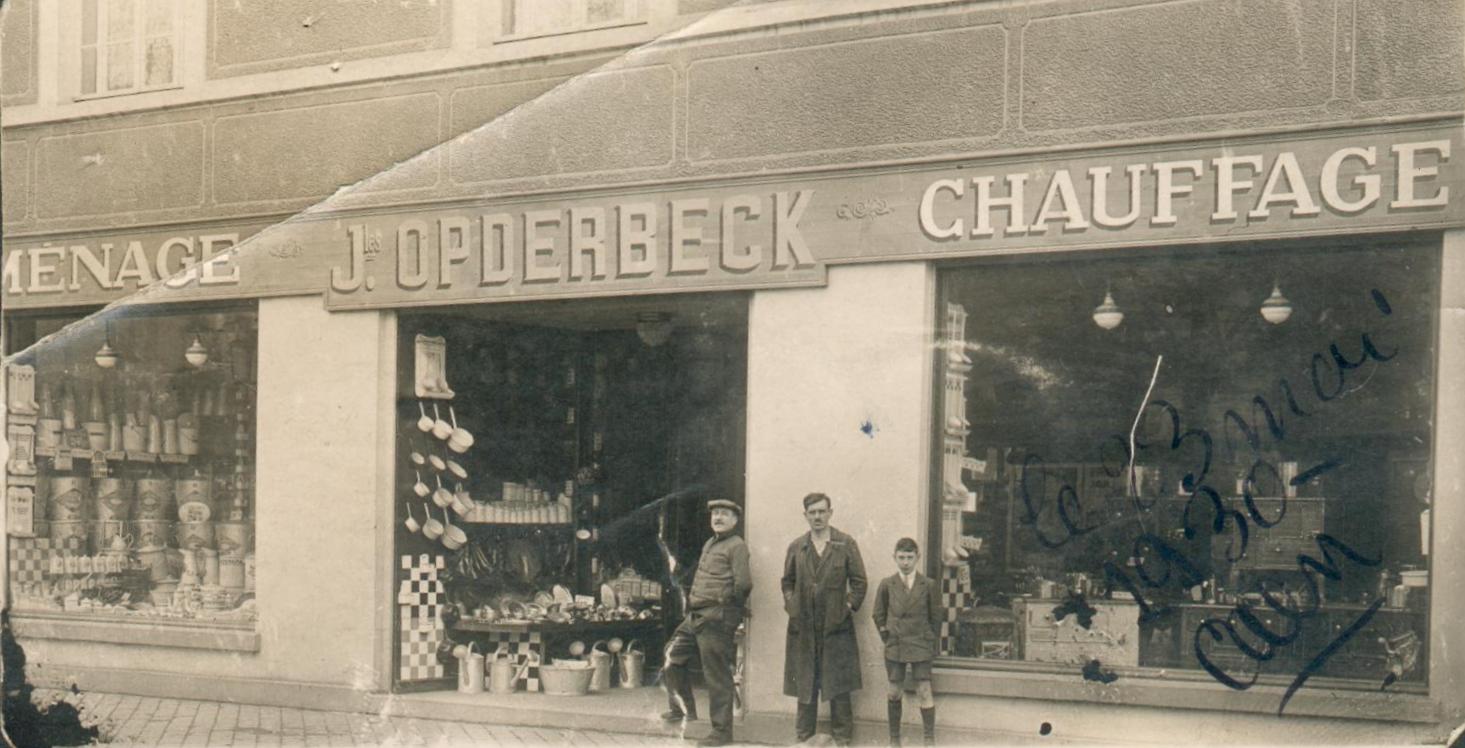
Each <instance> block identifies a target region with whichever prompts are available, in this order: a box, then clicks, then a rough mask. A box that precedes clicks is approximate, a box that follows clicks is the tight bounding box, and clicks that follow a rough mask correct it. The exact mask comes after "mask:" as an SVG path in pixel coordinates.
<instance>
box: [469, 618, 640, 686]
mask: <svg viewBox="0 0 1465 748" xmlns="http://www.w3.org/2000/svg"><path fill="white" fill-rule="evenodd" d="M662 625H663V624H662V620H661V619H660V618H651V619H645V620H641V619H636V620H625V621H578V622H574V623H554V622H551V621H543V622H538V623H533V622H503V621H493V622H489V621H476V620H473V619H463V620H460V621H458V622H457V623H456V624H455V625H454V626H453V629H454V630H456V631H462V632H466V633H471V634H473V635H474V636H473V638H474V639H476V640H478V641H479V642H480V645H479V646H480V647H481V648H482V649H483V651H484V652H485V653H488V654H490V655H491V654H492V653H493V652H494V651H495V650H497V649H498V648H499V647H500V646H504V647H506V648H507V650H508V652H509V654H510V656H512V657H513V658H514V661H515V662H516V663H521V664H522V663H523V662H524V660H525V659H526V658H529V657H530V656H531V655H532V656H533V661H534V662H536V663H542V662H544V661H545V659H546V656H548V658H549V659H551V660H554V659H566V658H569V657H570V644H571V643H573V642H577V641H579V642H584V643H585V650H586V652H589V650H590V648H591V647H593V646H594V645H595V643H596V642H601V641H603V642H609V641H610V640H611V639H620V640H621V641H622V642H624V643H625V645H626V647H627V648H629V647H630V645H631V644H632V643H633V642H634V643H635V645H636V649H638V650H640V651H642V652H644V653H645V654H646V665H645V667H644V668H643V669H642V674H643V677H644V678H651V677H653V676H654V674H655V672H656V671H657V670H659V669H660V668H661V650H662V646H663V645H664V644H665V640H666V633H665V631H664V629H663V628H662ZM623 651H624V650H623ZM615 677H616V681H618V680H619V677H620V675H619V673H617V674H616V676H615ZM519 685H520V686H521V687H522V688H524V689H525V690H528V691H538V690H539V672H538V667H537V666H536V665H530V667H529V669H528V670H527V671H526V672H525V673H524V675H522V676H521V677H520V679H519ZM636 685H638V686H639V685H642V684H640V683H638V684H636Z"/></svg>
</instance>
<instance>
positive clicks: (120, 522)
mask: <svg viewBox="0 0 1465 748" xmlns="http://www.w3.org/2000/svg"><path fill="white" fill-rule="evenodd" d="M133 500H134V494H133V485H132V481H130V480H127V479H125V478H98V479H97V480H96V481H94V482H93V500H92V512H91V531H90V532H89V533H88V534H89V535H90V537H91V547H92V552H93V553H105V552H106V551H108V550H127V549H130V548H131V547H132V544H133V542H134V541H135V540H136V536H135V535H134V534H133V533H132V532H131V530H132V528H131V527H130V526H129V524H128V520H129V519H131V515H132V504H133Z"/></svg>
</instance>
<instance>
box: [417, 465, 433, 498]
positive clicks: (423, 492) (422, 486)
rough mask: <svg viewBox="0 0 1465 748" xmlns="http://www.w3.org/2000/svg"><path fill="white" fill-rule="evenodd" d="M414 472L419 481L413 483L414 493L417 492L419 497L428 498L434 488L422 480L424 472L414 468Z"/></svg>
mask: <svg viewBox="0 0 1465 748" xmlns="http://www.w3.org/2000/svg"><path fill="white" fill-rule="evenodd" d="M412 473H413V474H414V475H416V476H417V482H416V483H414V484H412V493H415V494H417V497H418V498H421V499H425V498H427V495H428V494H430V493H432V489H430V488H428V487H427V484H426V483H423V482H422V473H420V472H418V471H416V470H413V471H412Z"/></svg>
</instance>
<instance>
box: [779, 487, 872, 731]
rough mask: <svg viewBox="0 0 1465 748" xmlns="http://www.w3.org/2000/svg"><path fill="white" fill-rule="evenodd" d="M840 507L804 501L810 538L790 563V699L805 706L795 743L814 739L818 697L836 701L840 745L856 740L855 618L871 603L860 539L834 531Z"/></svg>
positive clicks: (816, 499) (786, 676)
mask: <svg viewBox="0 0 1465 748" xmlns="http://www.w3.org/2000/svg"><path fill="white" fill-rule="evenodd" d="M833 513H834V508H833V502H832V501H831V500H830V498H829V497H828V496H825V495H824V494H822V493H811V494H809V495H808V496H805V497H804V519H805V520H806V521H807V522H808V523H809V532H807V533H805V534H804V535H801V536H799V537H798V538H796V539H795V540H794V542H792V543H790V544H789V547H788V555H787V556H786V557H785V558H784V563H783V580H782V587H783V605H784V610H786V611H787V612H788V616H789V618H788V639H787V642H786V648H785V650H784V660H783V692H784V694H785V695H788V696H793V697H796V698H797V699H798V700H799V707H798V717H797V720H796V725H795V728H796V730H795V737H796V739H797V740H798V741H799V742H803V741H806V740H808V739H809V738H811V737H813V736H814V728H815V724H816V723H817V720H818V710H819V697H820V696H821V695H822V696H823V697H824V699H825V700H827V701H829V717H830V722H831V725H832V727H833V732H834V742H835V743H837V744H839V745H849V744H850V741H851V740H852V739H853V737H854V709H853V707H852V705H851V704H850V693H851V692H853V691H857V690H859V689H860V685H861V683H860V651H859V646H858V644H857V643H856V642H855V622H854V612H855V611H857V610H859V609H860V604H861V603H863V602H864V601H865V590H866V587H867V585H868V582H867V580H866V578H865V562H864V560H863V559H861V558H860V548H859V546H858V545H856V544H855V541H854V538H851V537H850V536H848V535H846V534H844V533H842V532H840V531H839V530H836V529H834V528H833V527H830V526H829V518H830V516H831V515H832V514H833Z"/></svg>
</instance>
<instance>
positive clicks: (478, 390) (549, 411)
mask: <svg viewBox="0 0 1465 748" xmlns="http://www.w3.org/2000/svg"><path fill="white" fill-rule="evenodd" d="M399 336H400V346H399V353H398V360H399V361H400V362H401V365H400V370H399V374H398V380H399V382H400V387H399V393H398V394H399V400H398V438H397V453H398V457H399V459H398V461H397V465H398V467H397V476H398V479H397V481H396V485H397V491H396V496H397V501H396V516H397V530H396V532H397V538H396V547H397V551H398V554H397V555H398V556H399V557H400V559H401V561H402V563H401V564H400V565H399V566H400V569H399V577H398V587H399V589H402V590H406V591H407V597H405V598H403V599H405V600H407V601H408V604H406V605H402V606H400V611H401V612H400V616H399V629H400V631H401V632H402V633H401V635H400V636H399V637H398V651H397V655H398V661H399V663H400V667H399V669H398V672H397V685H398V687H412V686H414V685H416V686H420V687H424V688H434V687H443V686H444V681H443V679H445V678H449V677H451V674H452V672H453V671H454V670H456V669H459V668H460V664H461V660H460V657H462V656H466V653H467V652H468V649H467V648H468V646H469V645H474V646H473V648H472V650H471V651H472V652H476V653H480V654H481V653H494V652H502V654H501V656H500V665H501V666H503V667H507V666H508V664H509V662H510V661H512V664H513V671H512V672H514V673H517V674H518V676H519V677H518V678H517V679H516V683H515V684H514V685H513V686H512V688H513V689H518V690H531V691H534V690H544V689H546V688H547V689H549V690H553V687H554V684H548V685H546V684H545V683H544V682H542V680H543V679H542V678H541V669H540V668H541V666H545V667H551V668H552V667H553V665H554V663H556V662H564V661H574V660H584V661H588V660H589V659H592V658H594V659H596V660H597V661H600V659H601V658H610V659H613V660H614V661H615V663H617V664H616V665H614V666H613V667H612V666H606V667H608V668H610V669H609V670H606V671H605V673H606V674H605V675H603V676H599V677H611V676H612V675H613V676H614V678H615V680H616V682H617V683H619V684H621V685H625V686H630V685H643V677H651V676H654V673H655V668H656V666H657V665H658V664H659V661H660V656H661V647H662V643H663V642H664V640H665V637H666V636H667V634H668V632H669V631H670V627H673V626H674V625H675V623H676V622H677V621H679V620H680V617H681V606H682V600H681V594H682V591H683V590H684V589H686V588H687V587H689V586H690V583H691V574H692V572H693V569H694V567H695V565H696V562H697V559H698V556H699V554H700V552H701V549H702V544H703V543H704V542H705V541H706V540H707V538H708V537H710V535H711V529H710V527H709V518H708V513H707V510H706V502H707V500H708V499H710V498H713V497H726V498H731V499H734V500H738V501H741V499H742V490H743V428H744V426H743V419H744V402H745V396H744V394H743V393H744V387H745V382H744V375H743V372H744V371H745V368H746V363H745V362H746V352H745V349H746V342H745V341H746V311H745V301H744V300H743V297H742V296H741V295H726V296H722V295H707V296H705V297H699V298H698V299H696V300H691V299H682V300H660V299H654V298H653V299H649V300H637V301H581V302H577V303H576V304H570V305H565V304H507V305H494V306H491V307H478V308H470V309H461V310H443V311H432V312H421V313H411V314H403V315H402V317H401V318H400V321H399ZM424 558H427V559H429V560H432V559H436V558H441V559H442V567H441V569H440V570H437V571H432V569H431V568H428V570H427V573H426V574H423V573H422V572H421V571H420V569H421V568H422V567H421V559H424ZM432 565H433V564H429V565H428V566H429V567H431V566H432ZM423 591H426V594H427V596H428V597H426V598H424V597H422V596H421V594H420V593H423ZM424 599H430V603H431V604H430V605H424V604H422V601H423V600H424ZM438 605H440V606H441V608H442V610H443V614H444V615H443V616H442V619H441V632H440V633H437V632H433V630H432V629H433V628H434V627H435V626H437V625H438V624H437V623H435V622H434V620H433V616H434V615H435V612H436V611H435V610H434V607H436V606H438ZM454 650H456V654H457V655H458V656H454V654H453V652H454ZM631 652H635V653H637V654H636V655H634V656H633V657H630V658H628V657H622V656H621V655H625V654H628V653H631ZM607 661H609V660H607ZM632 661H634V662H635V663H636V664H635V666H634V669H633V668H632V666H631V665H630V664H629V663H630V662H632ZM488 669H489V670H490V671H491V670H492V669H493V668H492V667H489V668H488ZM506 672H508V671H506ZM597 683H599V681H597ZM644 683H650V681H649V680H645V681H644ZM602 685H603V684H602ZM500 687H504V686H503V684H502V683H501V684H500Z"/></svg>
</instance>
